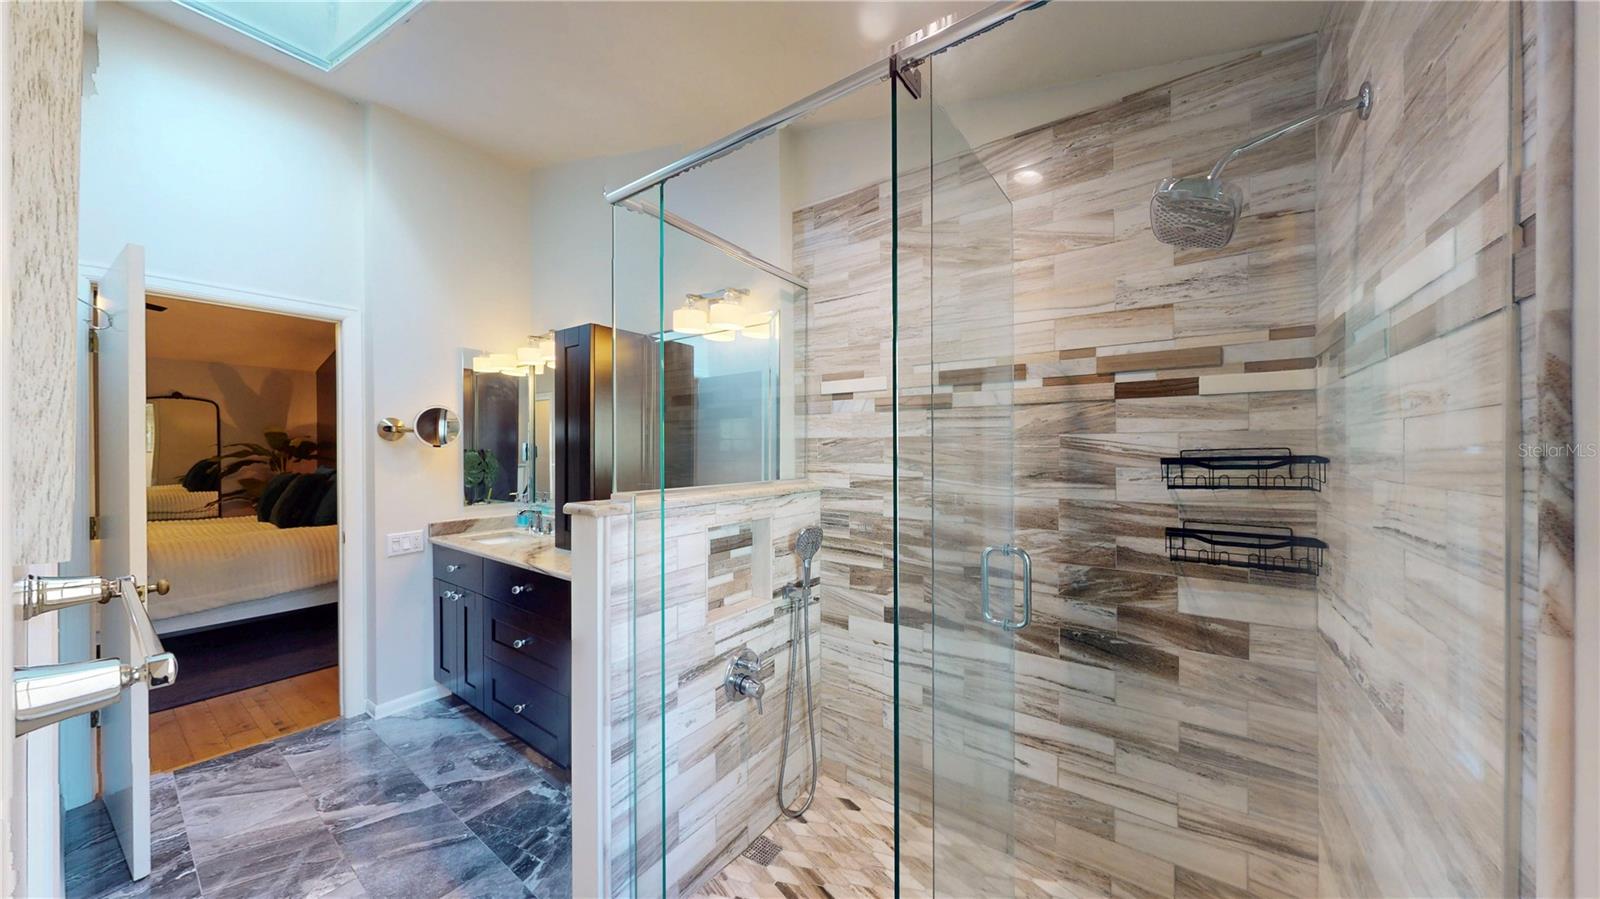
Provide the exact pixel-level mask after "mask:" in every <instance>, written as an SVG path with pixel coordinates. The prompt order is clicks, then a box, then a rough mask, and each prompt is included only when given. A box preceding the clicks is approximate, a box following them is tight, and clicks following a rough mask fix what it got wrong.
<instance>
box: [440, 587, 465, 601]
mask: <svg viewBox="0 0 1600 899" xmlns="http://www.w3.org/2000/svg"><path fill="white" fill-rule="evenodd" d="M444 595H445V598H446V599H448V600H450V601H451V602H456V601H457V600H459V599H461V594H460V593H457V592H456V591H454V590H446V591H444Z"/></svg>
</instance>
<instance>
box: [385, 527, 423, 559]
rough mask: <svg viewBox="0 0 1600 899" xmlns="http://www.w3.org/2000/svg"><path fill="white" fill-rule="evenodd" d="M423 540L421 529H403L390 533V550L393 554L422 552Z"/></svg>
mask: <svg viewBox="0 0 1600 899" xmlns="http://www.w3.org/2000/svg"><path fill="white" fill-rule="evenodd" d="M422 547H423V540H422V532H421V531H401V532H400V533H398V534H390V535H389V551H388V554H389V555H391V556H404V555H409V554H411V553H419V552H422Z"/></svg>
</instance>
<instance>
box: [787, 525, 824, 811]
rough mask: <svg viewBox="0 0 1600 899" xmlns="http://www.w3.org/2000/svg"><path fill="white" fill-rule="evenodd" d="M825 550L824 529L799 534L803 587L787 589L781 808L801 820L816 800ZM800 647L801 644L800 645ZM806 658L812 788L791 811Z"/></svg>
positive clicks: (797, 551)
mask: <svg viewBox="0 0 1600 899" xmlns="http://www.w3.org/2000/svg"><path fill="white" fill-rule="evenodd" d="M821 548H822V528H819V527H809V528H805V529H803V530H801V531H800V534H799V536H797V537H795V540H794V551H795V555H798V556H799V557H800V586H799V587H798V588H797V587H795V586H794V585H790V586H788V587H785V588H784V591H783V595H784V598H785V599H787V600H788V601H789V682H788V683H787V684H786V685H785V686H784V690H783V745H782V747H781V748H780V749H779V750H778V805H779V806H780V807H781V808H782V809H783V813H784V814H785V815H788V816H789V817H791V818H798V817H800V816H801V815H804V814H805V813H806V809H809V808H811V802H812V800H814V799H816V798H817V709H816V706H815V705H814V704H813V703H812V701H811V560H812V559H814V558H816V556H817V551H818V550H820V549H821ZM797 644H798V645H797ZM802 651H803V652H804V653H805V656H806V669H805V679H806V708H805V712H806V736H807V738H808V743H809V748H810V750H811V753H810V754H811V786H810V788H809V789H808V790H807V791H806V793H805V795H804V797H803V799H804V801H803V802H802V803H801V804H800V806H799V807H798V808H790V807H789V802H787V801H785V800H784V798H783V776H784V770H785V768H786V767H787V764H788V761H789V725H790V722H791V716H792V714H793V712H794V690H795V665H796V663H797V662H798V660H799V658H800V653H801V652H802Z"/></svg>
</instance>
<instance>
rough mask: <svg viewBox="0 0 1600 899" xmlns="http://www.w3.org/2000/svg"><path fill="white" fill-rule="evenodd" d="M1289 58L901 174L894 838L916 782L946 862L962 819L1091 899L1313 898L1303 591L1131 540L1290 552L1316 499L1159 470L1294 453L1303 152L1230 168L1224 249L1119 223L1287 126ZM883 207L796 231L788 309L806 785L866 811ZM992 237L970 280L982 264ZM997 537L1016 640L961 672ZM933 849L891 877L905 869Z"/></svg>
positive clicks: (879, 452)
mask: <svg viewBox="0 0 1600 899" xmlns="http://www.w3.org/2000/svg"><path fill="white" fill-rule="evenodd" d="M1316 55H1317V46H1316V43H1315V41H1314V40H1312V39H1306V40H1301V41H1298V42H1292V43H1290V44H1286V45H1283V46H1277V47H1272V48H1268V49H1265V50H1262V51H1260V52H1255V53H1249V54H1245V55H1243V56H1241V57H1240V58H1239V59H1237V60H1236V61H1233V62H1230V63H1227V64H1224V65H1220V66H1217V67H1215V68H1212V69H1208V70H1205V71H1202V72H1199V73H1196V74H1194V75H1191V76H1188V77H1185V78H1183V79H1180V80H1177V81H1174V82H1172V83H1170V84H1165V85H1161V86H1158V87H1155V88H1152V89H1150V90H1146V91H1142V92H1140V93H1137V94H1134V95H1131V96H1129V97H1126V98H1124V99H1123V100H1121V101H1120V102H1117V103H1114V104H1111V105H1109V106H1106V107H1103V108H1099V109H1095V110H1092V111H1090V112H1087V113H1084V114H1082V115H1078V116H1075V117H1072V118H1069V119H1066V120H1063V121H1060V122H1053V123H1049V124H1046V125H1043V126H1041V127H1039V128H1036V129H1034V130H1031V131H1028V132H1026V133H1023V134H1018V135H1015V136H1013V137H1010V138H1007V139H1004V140H1000V141H996V142H994V143H992V144H989V145H986V146H982V147H979V148H976V150H974V151H972V152H971V153H967V154H963V155H961V156H959V157H954V158H950V159H942V160H939V161H938V163H937V164H936V165H935V167H934V168H933V171H932V180H933V182H934V185H933V189H932V193H931V196H930V193H929V189H928V181H929V180H930V179H929V173H928V172H926V171H923V172H906V173H902V176H901V179H900V182H901V184H900V187H901V192H902V193H901V210H902V216H903V221H902V234H901V238H902V241H901V242H902V250H903V253H904V255H903V257H902V270H901V272H900V274H901V280H902V283H901V287H902V294H901V304H900V315H901V321H900V338H901V340H900V351H901V353H900V386H901V397H900V400H901V420H900V435H899V436H900V438H901V458H900V462H901V465H900V470H899V476H900V488H901V496H900V508H899V512H900V515H901V522H902V526H901V534H900V537H901V541H902V543H901V548H902V565H901V571H900V576H901V621H900V623H901V627H900V633H899V639H900V644H901V652H902V656H901V660H902V666H901V670H900V689H901V696H902V699H903V701H902V704H901V709H900V711H901V743H900V746H899V751H900V753H899V754H900V762H901V768H900V773H901V786H902V791H901V798H902V801H903V803H904V808H905V810H906V811H908V812H909V813H912V814H919V813H926V812H928V811H929V810H930V800H929V796H930V792H931V791H932V790H933V789H934V788H935V783H936V782H937V788H938V789H939V791H940V793H939V796H940V809H941V815H945V816H946V817H944V818H943V819H942V820H943V821H944V822H945V823H944V824H943V828H944V832H945V833H946V834H949V832H950V830H951V827H952V821H953V820H954V818H953V816H950V815H949V814H947V813H949V812H951V811H953V810H956V809H961V808H963V807H966V808H968V809H969V813H970V815H971V816H972V817H974V818H977V819H981V817H982V816H984V815H987V814H990V813H993V814H996V815H1004V816H1006V818H1007V819H1008V820H1006V819H1001V818H998V817H997V818H993V819H990V820H988V821H987V822H985V823H987V824H988V825H990V827H989V829H990V830H991V832H995V831H1000V830H1004V829H1009V830H1010V831H1011V832H1013V833H1015V835H1016V837H1017V843H1016V847H1015V852H1016V856H1017V857H1018V858H1019V859H1020V860H1021V861H1022V863H1023V864H1024V865H1026V866H1028V868H1029V870H1030V871H1031V872H1033V874H1034V875H1035V876H1043V877H1044V878H1045V879H1048V880H1058V881H1066V882H1069V883H1071V884H1073V885H1075V887H1076V888H1079V889H1089V890H1093V891H1099V892H1105V893H1113V892H1122V893H1128V892H1134V893H1138V894H1154V895H1165V896H1172V895H1177V894H1186V895H1187V894H1194V893H1196V892H1201V893H1207V894H1226V893H1229V891H1247V892H1251V893H1257V894H1263V895H1265V894H1273V893H1287V894H1293V895H1310V894H1312V893H1314V892H1315V891H1316V876H1317V870H1316V863H1317V855H1318V847H1317V783H1318V771H1317V758H1316V721H1317V696H1316V673H1315V664H1316V662H1315V658H1316V652H1317V646H1316V644H1317V641H1316V592H1315V582H1314V581H1313V580H1312V579H1310V578H1306V577H1302V576H1289V575H1282V574H1269V573H1264V572H1246V571H1244V570H1241V569H1226V568H1218V567H1214V566H1201V565H1179V564H1175V563H1172V562H1169V561H1168V560H1167V557H1166V551H1165V544H1164V539H1163V536H1164V533H1165V530H1164V529H1165V528H1166V527H1167V526H1168V525H1176V524H1178V522H1179V520H1180V519H1182V518H1205V519H1222V520H1228V521H1239V522H1259V523H1269V524H1279V525H1286V526H1290V527H1293V528H1294V529H1295V530H1296V531H1297V532H1312V533H1314V532H1315V531H1316V526H1317V522H1316V517H1317V516H1316V504H1315V495H1314V494H1297V493H1285V492H1255V491H1226V492H1215V493H1213V492H1207V491H1186V492H1183V493H1182V494H1181V495H1180V493H1179V492H1175V491H1170V490H1168V489H1167V488H1166V486H1165V485H1164V483H1163V482H1162V480H1161V473H1160V466H1159V464H1158V460H1159V458H1160V457H1162V456H1165V455H1173V454H1176V453H1177V452H1179V451H1181V450H1185V449H1198V448H1216V447H1247V446H1288V447H1292V448H1294V449H1296V450H1298V451H1302V452H1310V451H1313V450H1314V447H1315V444H1316V442H1317V431H1316V402H1315V392H1314V388H1315V386H1316V373H1315V371H1314V367H1315V361H1314V357H1315V355H1316V352H1315V349H1314V339H1313V338H1314V325H1315V323H1316V320H1317V312H1316V299H1317V280H1316V253H1315V230H1314V220H1315V212H1314V204H1315V197H1316V192H1315V190H1314V183H1315V182H1314V178H1315V174H1316V161H1315V155H1314V152H1315V138H1314V136H1313V135H1310V134H1307V135H1302V136H1298V137H1294V138H1291V139H1287V140H1285V141H1282V142H1280V143H1278V144H1275V145H1273V146H1272V147H1271V148H1269V149H1267V150H1264V151H1262V152H1260V153H1259V154H1256V155H1252V156H1247V157H1245V158H1243V159H1241V160H1240V161H1239V162H1238V163H1237V164H1236V166H1234V167H1230V170H1229V172H1230V175H1231V176H1232V177H1234V178H1236V179H1237V180H1238V181H1239V182H1240V183H1241V186H1243V187H1244V188H1245V190H1246V193H1247V195H1248V197H1249V206H1248V208H1247V209H1246V212H1245V216H1244V219H1243V220H1242V221H1241V222H1240V225H1239V229H1238V235H1237V237H1236V238H1235V240H1234V242H1233V243H1232V244H1231V245H1230V246H1228V247H1226V248H1224V249H1221V250H1211V251H1199V250H1175V249H1174V248H1172V247H1170V246H1166V245H1163V244H1160V243H1158V242H1157V241H1155V240H1154V238H1153V237H1152V236H1151V234H1150V230H1149V222H1148V213H1147V206H1148V202H1149V198H1150V194H1151V191H1152V190H1153V189H1154V187H1155V185H1156V183H1157V182H1158V181H1159V180H1160V179H1161V178H1164V177H1167V176H1169V175H1186V174H1193V173H1197V172H1203V171H1205V170H1206V169H1208V168H1209V167H1210V165H1211V164H1212V162H1214V161H1215V160H1216V158H1217V157H1218V156H1219V155H1220V154H1221V153H1222V152H1223V151H1224V150H1226V149H1227V148H1228V147H1230V146H1231V145H1233V144H1235V143H1237V142H1239V141H1240V140H1242V139H1244V138H1246V137H1248V136H1250V135H1251V134H1253V133H1255V132H1258V131H1261V130H1263V129H1265V128H1267V127H1270V126H1272V125H1275V124H1277V123H1280V122H1281V121H1283V120H1285V119H1288V118H1292V117H1294V116H1295V115H1298V114H1301V113H1303V112H1305V111H1306V110H1309V109H1310V108H1312V106H1313V105H1314V104H1315V103H1316V100H1317V91H1316ZM934 65H935V67H936V73H935V77H937V65H938V63H937V60H936V61H935V63H934ZM1024 171H1029V172H1033V173H1037V174H1038V175H1039V176H1040V177H1038V178H1034V177H1033V176H1032V175H1021V173H1022V172H1024ZM1019 175H1020V177H1019ZM997 191H998V192H1003V196H1000V197H996V195H995V194H996V192H997ZM890 202H891V194H890V189H889V185H887V184H877V185H871V186H867V187H863V188H862V189H860V190H857V191H853V192H851V193H849V194H846V195H844V196H841V197H838V198H835V199H833V200H829V201H827V202H823V203H820V204H817V205H815V206H812V207H809V208H806V209H802V210H800V211H798V212H797V213H796V215H795V228H794V233H795V235H796V237H795V259H796V264H797V266H798V267H799V268H800V270H801V273H802V274H803V275H804V276H805V277H806V278H807V279H808V280H809V281H810V284H811V290H810V295H809V307H808V320H807V331H806V339H807V349H808V352H807V356H806V362H807V368H806V385H805V386H806V394H807V396H806V407H805V412H806V425H805V437H806V465H807V469H806V470H807V474H808V476H809V477H811V478H812V479H814V480H816V481H817V482H819V483H820V484H821V485H822V488H823V490H822V520H823V526H824V529H825V531H826V535H827V540H826V542H825V544H824V549H823V558H824V559H825V561H826V562H827V568H826V570H827V572H828V575H827V577H825V578H824V580H823V584H822V590H823V595H824V600H823V612H822V615H823V639H822V649H823V661H822V671H823V676H822V681H821V684H822V701H821V705H822V709H823V719H822V720H823V724H824V745H823V758H824V771H825V773H827V774H828V775H830V776H832V777H834V778H836V779H838V780H841V781H846V782H849V783H851V784H854V785H857V786H861V787H863V788H866V789H868V790H869V791H871V792H874V793H876V794H878V795H881V796H887V795H889V791H890V789H891V785H892V783H893V778H894V751H893V750H894V747H893V745H892V744H893V733H894V731H893V727H894V716H893V711H894V709H893V695H894V694H893V688H894V684H893V675H894V667H893V660H894V655H893V644H894V640H895V636H896V635H895V629H894V623H893V612H894V609H893V568H892V560H893V545H892V540H893V536H894V530H893V518H892V513H893V509H892V506H891V486H892V484H893V481H892V478H893V477H894V476H895V474H896V470H895V467H894V459H893V456H892V449H891V438H892V437H893V436H894V435H893V432H892V430H891V428H892V425H891V410H892V408H893V397H892V396H891V394H890V374H891V370H890V364H891V363H890V351H891V336H892V334H891V325H890V320H889V317H888V310H889V308H890V293H889V291H890V277H889V275H890V263H891V255H890V253H891V244H890V239H891V223H890V211H891V210H890ZM997 216H1009V217H1008V218H1006V220H1005V221H1004V222H1003V223H1000V224H997V222H996V217H997ZM1008 229H1009V234H1008V238H1007V239H1008V242H1009V246H1008V247H1006V248H1004V250H1005V252H1004V253H1003V258H1002V259H1000V260H999V261H998V262H997V260H996V259H995V258H994V252H993V251H994V249H995V248H994V247H993V246H992V245H991V244H992V241H991V240H990V239H989V238H991V237H993V236H994V235H995V234H997V233H1001V232H1005V231H1007V230H1008ZM928 279H931V281H930V280H928ZM995 310H999V312H1000V314H1002V315H1004V316H1005V317H1004V318H1003V319H1002V320H1001V321H1000V322H999V326H1000V328H1001V329H1002V331H1003V332H1004V335H1005V337H1006V338H1007V339H1006V340H1004V341H1001V340H997V338H996V335H995V333H994V330H993V329H994V327H995V324H996V322H995V321H994V315H995ZM1001 344H1005V346H1002V345H1001ZM997 428H1004V429H1005V432H1004V433H1003V435H1002V434H1001V433H997ZM930 429H931V437H932V439H931V440H930V439H929V438H930ZM1339 464H1343V463H1342V460H1336V462H1335V465H1339ZM997 471H998V472H1003V473H1004V476H1005V479H1006V480H1005V482H1004V483H997V482H996V476H995V472H997ZM995 503H998V504H999V506H995V505H994V504H995ZM1008 515H1009V516H1010V517H1009V518H1008V517H1007V516H1008ZM952 524H953V526H952ZM1002 533H1005V534H1011V535H1014V537H1013V539H1014V540H1015V541H1016V542H1017V543H1019V544H1020V545H1022V546H1024V547H1025V548H1027V549H1028V550H1029V552H1030V553H1031V554H1032V556H1033V560H1034V570H1033V578H1034V583H1033V595H1034V606H1033V608H1034V620H1033V623H1032V625H1031V626H1029V627H1028V628H1026V629H1025V630H1023V631H1020V632H1019V633H1018V634H1017V635H1016V637H1015V642H1014V644H1012V646H1013V647H1014V649H1015V650H1016V652H1015V655H1014V656H1013V657H1011V658H1010V659H1009V660H1008V659H1007V658H1006V657H1005V656H1004V655H1003V654H999V655H996V654H994V653H991V652H987V651H986V650H985V647H986V646H987V647H991V648H992V647H994V646H995V645H997V644H996V643H995V642H994V637H993V636H992V635H993V631H992V629H990V628H988V626H986V625H983V624H982V622H981V619H978V618H977V607H978V599H977V591H976V589H975V584H976V579H975V577H974V572H975V570H976V567H975V566H976V558H977V553H978V552H980V551H981V546H982V545H983V543H984V542H985V541H986V540H987V538H988V537H989V536H994V535H999V534H1002ZM991 542H992V541H991ZM941 635H942V636H941ZM952 637H954V638H955V639H954V640H952V639H951V638H952ZM935 639H944V640H945V642H944V643H942V644H939V645H938V646H934V647H933V651H932V652H931V653H930V651H929V650H930V646H931V645H932V643H931V641H932V640H935ZM996 690H999V691H1002V692H993V691H996ZM1011 729H1014V732H1015V738H1014V742H1012V743H1011V744H1010V745H1005V743H1006V741H1005V740H1002V741H1001V743H999V744H995V745H990V743H991V742H992V741H990V740H989V739H988V738H990V737H992V736H994V735H995V734H997V733H999V734H1006V733H1007V732H1008V731H1009V730H1011ZM952 747H955V748H956V751H957V752H958V753H959V756H958V758H959V759H960V761H959V762H957V763H956V764H954V765H952V764H951V762H950V759H951V750H952ZM936 759H940V760H941V761H936ZM935 765H937V766H938V767H939V770H938V771H935V770H933V767H934V766H935ZM997 797H998V798H1000V799H1002V800H1008V801H1002V802H998V803H996V802H994V800H995V799H996V798H997ZM956 814H960V813H959V812H957V813H956ZM955 829H956V830H958V831H960V832H959V833H957V834H955V837H957V838H958V839H959V840H960V841H961V842H959V843H958V845H959V846H960V847H961V848H960V851H945V852H942V854H940V856H939V858H940V861H941V864H944V865H947V867H944V868H941V869H940V871H941V873H940V877H941V878H942V883H944V884H946V885H947V886H948V884H949V883H950V881H949V879H948V877H949V871H950V869H951V867H953V866H949V865H948V863H949V862H950V861H951V860H952V859H954V858H957V857H960V858H964V859H968V860H970V859H971V858H973V857H974V856H975V855H981V853H975V852H974V851H973V844H977V843H981V842H982V839H983V837H982V834H981V829H980V828H978V827H971V828H966V827H962V826H961V825H960V823H959V821H955ZM969 838H970V839H969ZM946 848H948V847H946ZM932 851H933V847H931V846H903V847H902V854H903V856H904V857H905V859H906V860H907V861H908V863H909V864H912V865H915V864H916V863H917V862H918V860H919V859H921V860H923V861H926V860H927V856H928V855H929V854H930V853H931V852H932ZM973 867H974V868H977V869H980V870H977V871H975V872H973V873H975V874H976V876H977V877H980V878H981V877H983V876H985V874H986V873H988V872H985V871H983V870H981V869H982V868H983V865H982V864H981V863H978V864H975V865H973Z"/></svg>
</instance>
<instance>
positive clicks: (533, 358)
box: [517, 346, 544, 365]
mask: <svg viewBox="0 0 1600 899" xmlns="http://www.w3.org/2000/svg"><path fill="white" fill-rule="evenodd" d="M517 361H518V362H520V363H522V364H523V365H538V364H539V363H540V362H542V361H544V351H543V350H542V349H540V348H539V347H536V346H519V347H517Z"/></svg>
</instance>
